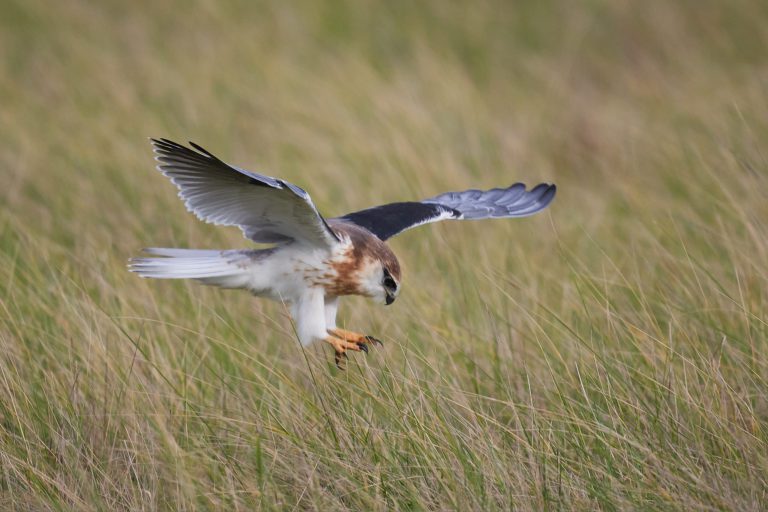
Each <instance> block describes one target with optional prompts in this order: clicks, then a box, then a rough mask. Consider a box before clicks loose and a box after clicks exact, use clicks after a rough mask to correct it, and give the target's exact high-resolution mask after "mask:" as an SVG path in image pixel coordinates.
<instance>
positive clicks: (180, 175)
mask: <svg viewBox="0 0 768 512" xmlns="http://www.w3.org/2000/svg"><path fill="white" fill-rule="evenodd" d="M150 140H151V141H152V145H153V146H154V151H155V153H156V155H157V156H156V159H157V161H158V162H160V165H158V166H157V168H158V169H159V170H160V172H162V173H163V174H165V175H166V176H168V178H170V179H171V181H172V182H173V184H174V185H176V186H177V187H178V189H179V197H180V198H181V199H183V200H184V204H186V206H187V209H188V210H189V211H190V212H192V213H194V214H195V215H197V217H198V218H199V219H200V220H203V221H205V222H210V223H212V224H222V225H227V226H238V227H239V228H240V229H242V230H243V234H244V235H245V237H246V238H249V239H251V240H253V241H254V242H259V243H284V242H289V241H294V240H295V241H298V242H302V243H306V244H310V245H313V246H321V247H322V246H326V247H328V246H331V245H333V244H335V243H336V242H338V241H339V239H338V237H337V236H336V234H335V233H334V232H333V231H332V230H331V228H329V227H328V224H327V223H326V222H325V219H323V217H322V216H321V215H320V214H319V213H318V211H317V209H316V208H315V205H314V204H312V199H311V198H310V197H309V194H307V193H306V192H305V191H304V190H302V189H301V188H299V187H297V186H296V185H293V184H291V183H288V182H287V181H283V180H281V179H278V178H272V177H270V176H264V175H263V174H257V173H255V172H250V171H246V170H245V169H240V168H238V167H235V166H232V165H228V164H226V163H224V162H222V161H221V160H219V159H218V158H217V157H215V156H214V155H213V154H211V153H209V152H208V151H206V150H205V149H203V148H201V147H200V146H198V145H197V144H195V143H194V142H190V144H191V145H192V147H193V148H194V149H195V150H197V151H194V150H192V149H190V148H187V147H185V146H182V145H181V144H177V143H176V142H173V141H170V140H168V139H150Z"/></svg>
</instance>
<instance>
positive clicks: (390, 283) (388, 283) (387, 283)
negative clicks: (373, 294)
mask: <svg viewBox="0 0 768 512" xmlns="http://www.w3.org/2000/svg"><path fill="white" fill-rule="evenodd" d="M382 284H383V285H384V288H387V289H389V290H397V283H396V282H395V280H394V279H392V274H390V273H389V270H387V269H386V268H385V269H384V281H382Z"/></svg>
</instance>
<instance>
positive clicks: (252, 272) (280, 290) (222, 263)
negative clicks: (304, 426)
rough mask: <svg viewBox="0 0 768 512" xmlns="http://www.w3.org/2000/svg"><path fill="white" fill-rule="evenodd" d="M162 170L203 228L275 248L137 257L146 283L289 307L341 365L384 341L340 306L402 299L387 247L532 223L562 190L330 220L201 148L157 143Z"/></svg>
mask: <svg viewBox="0 0 768 512" xmlns="http://www.w3.org/2000/svg"><path fill="white" fill-rule="evenodd" d="M151 141H152V145H153V147H154V151H155V154H156V157H155V158H156V160H157V161H158V162H159V165H158V169H159V170H160V172H162V173H163V174H164V175H165V176H167V177H168V178H170V180H171V182H173V184H174V185H176V187H177V188H178V189H179V197H180V198H181V199H182V200H183V201H184V204H185V205H186V206H187V209H188V210H189V211H191V212H192V213H194V214H195V215H196V216H197V217H198V218H199V219H200V220H203V221H206V222H210V223H213V224H222V225H229V226H238V227H239V228H240V229H241V230H242V231H243V234H244V235H245V237H246V238H248V239H250V240H252V241H254V242H258V243H267V244H274V246H273V247H270V248H268V249H242V250H221V251H220V250H196V249H161V248H153V249H146V252H148V253H150V254H152V255H154V256H157V257H153V258H134V259H132V260H131V262H130V270H131V271H132V272H136V273H138V274H139V275H141V276H142V277H152V278H164V279H195V280H197V281H200V282H203V283H205V284H211V285H217V286H221V287H223V288H243V289H246V290H249V291H250V292H251V293H253V294H254V295H256V296H259V297H266V298H270V299H274V300H279V301H284V302H286V303H288V304H290V307H291V314H292V316H293V318H294V320H295V321H296V328H297V332H298V335H299V339H300V340H301V342H302V343H304V344H309V343H312V342H314V341H317V340H322V341H325V342H327V343H329V344H330V345H331V346H332V347H333V348H334V351H335V359H336V364H337V365H340V363H341V360H342V357H345V356H346V351H347V350H353V351H360V350H362V351H365V352H367V351H368V347H367V345H368V344H369V343H376V342H378V340H377V339H376V338H374V337H372V336H366V335H363V334H359V333H356V332H352V331H347V330H344V329H340V328H338V327H336V311H337V309H338V299H339V297H341V296H342V295H364V296H367V297H371V298H374V299H377V300H379V301H380V302H383V303H385V304H391V303H392V302H394V300H395V298H396V297H397V295H398V293H399V291H400V277H401V276H400V264H399V263H398V260H397V257H396V256H395V255H394V253H393V252H392V251H391V250H390V249H389V247H388V246H387V245H386V244H385V243H384V241H385V240H387V239H389V238H391V237H393V236H395V235H397V234H399V233H402V232H403V231H405V230H407V229H410V228H413V227H416V226H420V225H422V224H427V223H430V222H436V221H440V220H446V219H472V220H474V219H489V218H507V217H527V216H529V215H533V214H535V213H537V212H539V211H541V210H543V209H544V208H546V207H547V206H548V205H549V203H550V202H551V201H552V199H553V198H554V197H555V191H556V188H555V185H552V184H547V183H542V184H540V185H537V186H535V187H533V188H532V189H531V190H526V187H525V185H523V184H522V183H515V184H513V185H511V186H509V187H507V188H494V189H491V190H487V191H482V190H466V191H463V192H446V193H444V194H440V195H437V196H435V197H431V198H429V199H424V200H422V201H418V202H400V203H391V204H385V205H381V206H375V207H373V208H368V209H365V210H361V211H357V212H353V213H348V214H346V215H343V216H341V217H336V218H332V219H328V220H326V219H325V218H324V217H323V216H322V215H320V213H319V212H318V211H317V208H315V205H314V204H313V203H312V199H311V198H310V196H309V194H307V192H306V191H304V190H303V189H301V188H300V187H297V186H296V185H293V184H292V183H289V182H287V181H284V180H281V179H278V178H273V177H271V176H265V175H262V174H258V173H255V172H251V171H247V170H245V169H241V168H239V167H235V166H233V165H229V164H226V163H224V162H223V161H221V160H220V159H219V158H217V157H216V156H214V155H213V154H212V153H210V152H208V151H206V150H205V149H203V148H202V147H200V146H198V145H197V144H194V143H191V142H190V144H191V146H192V148H188V147H186V146H182V145H181V144H177V143H176V142H173V141H170V140H168V139H151Z"/></svg>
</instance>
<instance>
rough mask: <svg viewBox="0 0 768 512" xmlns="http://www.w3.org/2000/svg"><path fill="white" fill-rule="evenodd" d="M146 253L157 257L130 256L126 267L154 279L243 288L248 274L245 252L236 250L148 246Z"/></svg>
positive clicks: (246, 282)
mask: <svg viewBox="0 0 768 512" xmlns="http://www.w3.org/2000/svg"><path fill="white" fill-rule="evenodd" d="M146 252H148V253H150V254H155V255H158V256H163V257H160V258H132V259H131V260H130V264H129V265H128V268H129V269H130V271H131V272H135V273H137V274H139V275H140V276H141V277H148V278H154V279H195V280H197V281H200V282H202V283H205V284H210V285H217V286H221V287H224V288H243V287H246V285H247V284H248V280H249V277H250V273H249V271H248V267H247V265H244V264H243V263H244V262H247V258H248V257H247V255H245V254H241V253H238V252H237V251H215V250H196V249H164V248H151V249H146Z"/></svg>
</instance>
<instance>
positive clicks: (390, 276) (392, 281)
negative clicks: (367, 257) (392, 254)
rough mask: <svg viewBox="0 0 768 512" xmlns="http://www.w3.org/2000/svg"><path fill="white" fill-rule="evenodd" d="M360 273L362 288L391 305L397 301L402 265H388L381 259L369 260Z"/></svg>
mask: <svg viewBox="0 0 768 512" xmlns="http://www.w3.org/2000/svg"><path fill="white" fill-rule="evenodd" d="M367 263H368V264H367V265H365V266H364V267H363V268H362V269H361V272H360V274H359V277H360V288H361V291H362V292H363V295H366V296H368V297H370V298H372V299H373V300H375V301H376V302H382V303H384V304H386V305H390V304H392V303H393V302H395V299H396V298H397V295H398V294H399V293H400V279H399V278H400V266H399V265H397V260H395V265H391V264H390V265H388V264H387V263H386V262H384V261H381V260H372V261H368V262H367Z"/></svg>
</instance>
